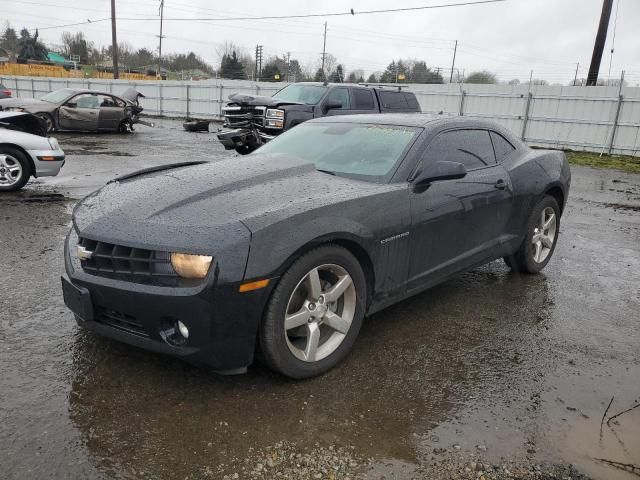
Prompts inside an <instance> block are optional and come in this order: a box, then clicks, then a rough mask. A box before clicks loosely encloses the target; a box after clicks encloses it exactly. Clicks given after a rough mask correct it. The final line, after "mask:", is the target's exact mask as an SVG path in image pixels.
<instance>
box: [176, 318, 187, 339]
mask: <svg viewBox="0 0 640 480" xmlns="http://www.w3.org/2000/svg"><path fill="white" fill-rule="evenodd" d="M178 331H179V332H180V335H182V336H183V337H184V338H189V329H188V328H187V326H186V325H185V324H184V323H182V322H181V321H180V320H178Z"/></svg>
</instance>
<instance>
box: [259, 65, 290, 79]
mask: <svg viewBox="0 0 640 480" xmlns="http://www.w3.org/2000/svg"><path fill="white" fill-rule="evenodd" d="M276 76H277V77H278V78H276ZM260 80H262V81H265V82H280V81H282V80H285V79H284V78H282V72H281V71H280V68H279V67H278V65H277V64H276V63H275V62H269V63H267V64H266V65H265V66H264V67H263V69H262V74H261V75H260Z"/></svg>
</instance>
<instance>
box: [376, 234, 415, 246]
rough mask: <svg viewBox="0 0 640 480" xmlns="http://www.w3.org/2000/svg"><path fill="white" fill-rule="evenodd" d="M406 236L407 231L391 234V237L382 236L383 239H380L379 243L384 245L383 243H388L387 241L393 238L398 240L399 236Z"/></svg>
mask: <svg viewBox="0 0 640 480" xmlns="http://www.w3.org/2000/svg"><path fill="white" fill-rule="evenodd" d="M408 236H409V232H402V233H399V234H397V235H393V236H392V237H387V238H384V239H382V240H380V245H384V244H385V243H389V242H392V241H394V240H398V239H400V238H403V237H408Z"/></svg>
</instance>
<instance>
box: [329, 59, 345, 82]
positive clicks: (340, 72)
mask: <svg viewBox="0 0 640 480" xmlns="http://www.w3.org/2000/svg"><path fill="white" fill-rule="evenodd" d="M329 81H330V82H333V83H343V82H344V67H343V66H342V64H340V63H339V64H338V65H336V69H335V70H334V71H333V73H332V74H331V75H329Z"/></svg>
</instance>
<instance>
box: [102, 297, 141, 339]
mask: <svg viewBox="0 0 640 480" xmlns="http://www.w3.org/2000/svg"><path fill="white" fill-rule="evenodd" d="M95 319H96V321H97V322H100V323H103V324H105V325H109V326H111V327H114V328H117V329H118V330H124V331H125V332H129V333H133V334H135V335H140V336H141V337H148V336H149V333H148V332H147V331H146V329H145V328H144V325H142V324H141V323H140V322H138V320H137V319H136V317H133V316H131V315H127V314H126V313H121V312H117V311H115V310H111V309H108V308H104V307H100V306H97V305H96V306H95Z"/></svg>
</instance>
